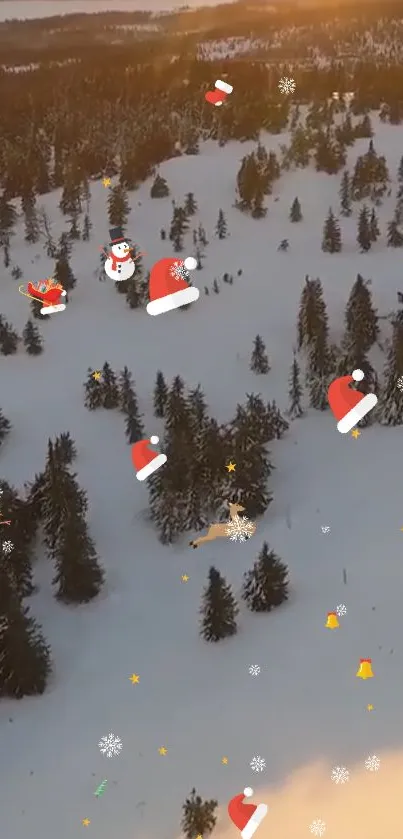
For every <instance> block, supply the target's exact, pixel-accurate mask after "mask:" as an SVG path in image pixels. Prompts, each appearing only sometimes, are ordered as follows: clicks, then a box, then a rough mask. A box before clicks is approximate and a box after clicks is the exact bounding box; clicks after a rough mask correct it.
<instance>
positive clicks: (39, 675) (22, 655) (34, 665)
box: [0, 565, 52, 699]
mask: <svg viewBox="0 0 403 839" xmlns="http://www.w3.org/2000/svg"><path fill="white" fill-rule="evenodd" d="M51 669H52V666H51V657H50V648H49V647H48V645H47V644H46V641H45V639H44V637H43V635H42V632H41V628H40V627H39V625H38V624H37V623H36V621H35V620H34V619H33V618H32V617H30V615H29V610H28V609H27V608H24V607H23V606H22V603H21V600H20V598H19V597H18V595H17V594H16V593H15V591H14V589H13V586H12V584H11V582H10V579H9V577H8V575H7V573H6V572H5V570H4V567H3V566H2V565H0V696H9V697H12V698H13V699H22V697H23V696H34V695H37V694H42V693H43V692H44V690H45V688H46V684H47V681H48V678H49V675H50V673H51Z"/></svg>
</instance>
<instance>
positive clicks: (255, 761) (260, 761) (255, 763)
mask: <svg viewBox="0 0 403 839" xmlns="http://www.w3.org/2000/svg"><path fill="white" fill-rule="evenodd" d="M249 766H250V768H251V769H252V770H253V772H263V769H266V761H265V759H264V757H260V755H254V756H253V758H252V760H251V762H250V764H249Z"/></svg>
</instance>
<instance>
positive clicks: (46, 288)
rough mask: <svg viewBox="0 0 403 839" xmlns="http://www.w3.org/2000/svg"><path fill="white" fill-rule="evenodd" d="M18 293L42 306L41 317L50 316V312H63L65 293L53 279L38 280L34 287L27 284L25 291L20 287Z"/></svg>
mask: <svg viewBox="0 0 403 839" xmlns="http://www.w3.org/2000/svg"><path fill="white" fill-rule="evenodd" d="M18 291H19V292H20V294H24V295H25V297H30V298H31V300H36V301H37V302H38V303H42V304H43V305H42V308H41V315H50V314H52V312H63V311H64V310H65V308H66V304H65V303H64V302H63V298H64V297H65V296H66V292H65V290H64V288H63V286H62V285H60V283H57V282H55V281H54V280H53V279H48V280H40V281H39V283H38V284H37V285H36V286H35V285H34V284H33V283H28V285H27V290H26V291H25V290H24V286H20V287H19V289H18Z"/></svg>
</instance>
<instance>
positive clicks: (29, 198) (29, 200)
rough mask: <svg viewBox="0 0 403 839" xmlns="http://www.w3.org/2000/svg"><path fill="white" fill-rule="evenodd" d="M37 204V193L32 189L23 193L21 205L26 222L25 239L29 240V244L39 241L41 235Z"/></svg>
mask: <svg viewBox="0 0 403 839" xmlns="http://www.w3.org/2000/svg"><path fill="white" fill-rule="evenodd" d="M35 204H36V199H35V194H34V192H32V190H29V192H27V193H26V194H25V195H23V197H22V200H21V207H22V212H23V214H24V222H25V241H26V242H28V244H29V245H31V244H34V243H35V242H37V241H38V240H39V236H40V231H39V223H38V218H37V215H36V210H35Z"/></svg>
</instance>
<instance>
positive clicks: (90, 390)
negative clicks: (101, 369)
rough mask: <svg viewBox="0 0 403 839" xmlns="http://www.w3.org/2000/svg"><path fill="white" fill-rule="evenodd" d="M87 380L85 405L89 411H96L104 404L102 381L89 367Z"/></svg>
mask: <svg viewBox="0 0 403 839" xmlns="http://www.w3.org/2000/svg"><path fill="white" fill-rule="evenodd" d="M87 372H88V376H87V381H86V382H85V384H84V390H85V397H84V405H85V407H86V408H87V409H88V410H89V411H95V410H96V409H97V408H101V407H102V405H103V392H102V391H103V388H102V382H101V381H100V380H99V379H96V378H94V372H93V371H92V370H91V369H90V368H88V371H87Z"/></svg>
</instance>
